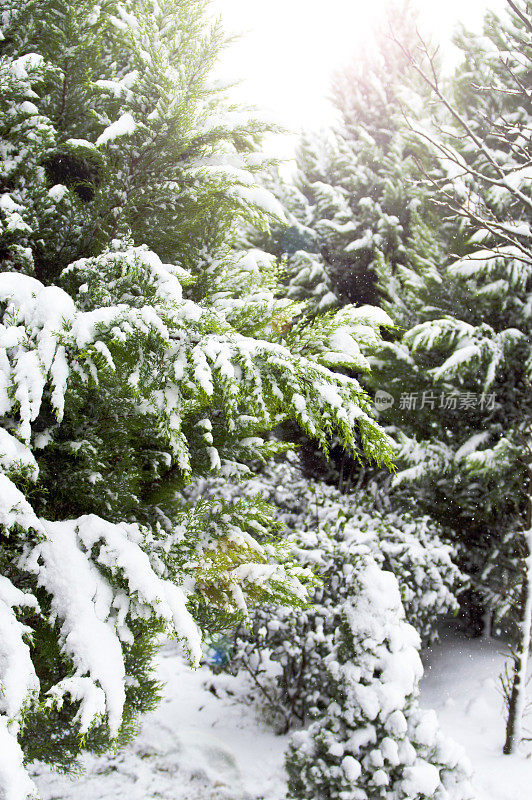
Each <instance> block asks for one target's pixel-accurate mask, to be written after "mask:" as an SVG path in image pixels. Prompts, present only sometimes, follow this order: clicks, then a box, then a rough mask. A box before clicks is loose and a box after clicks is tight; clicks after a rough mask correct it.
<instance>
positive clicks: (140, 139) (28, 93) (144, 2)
mask: <svg viewBox="0 0 532 800" xmlns="http://www.w3.org/2000/svg"><path fill="white" fill-rule="evenodd" d="M0 20H1V26H2V36H1V41H0V86H1V87H2V93H1V99H0V136H1V146H0V260H1V271H0V313H1V329H0V332H1V341H0V375H1V380H0V404H1V413H2V425H1V427H0V437H1V446H0V452H1V459H0V463H1V467H2V472H1V475H0V483H1V492H0V495H1V502H0V524H1V527H2V539H1V546H0V563H1V569H2V576H1V583H0V589H1V594H0V625H1V628H2V636H1V639H2V643H1V645H0V650H1V658H0V681H1V683H2V687H3V693H2V698H1V700H0V745H1V746H0V750H1V756H0V791H1V792H2V794H3V796H5V797H6V799H7V800H25V798H26V797H27V796H29V795H31V793H32V791H33V787H32V784H31V781H30V779H29V778H28V776H27V773H26V771H25V769H24V764H25V763H27V762H31V761H32V760H34V759H36V758H39V759H43V760H47V761H49V762H51V763H53V764H55V765H56V766H58V767H60V768H62V769H69V768H71V767H72V766H73V764H74V762H75V759H76V757H77V754H78V753H79V751H80V749H81V748H83V747H85V748H88V749H90V750H92V751H95V752H99V751H101V750H103V749H105V748H107V747H109V746H110V745H112V744H117V743H118V744H120V743H121V742H123V741H125V740H126V739H127V738H128V737H129V736H130V735H131V733H132V732H133V730H134V727H135V718H136V716H137V714H138V712H139V711H143V710H145V709H148V708H150V707H152V705H153V703H154V702H155V700H156V697H157V684H156V681H155V680H154V676H153V675H152V672H151V667H150V664H151V657H152V655H153V652H154V648H155V641H156V637H157V636H158V635H159V634H160V633H161V631H174V634H175V635H176V636H177V638H178V639H179V640H180V642H181V644H182V645H183V649H184V650H185V652H186V653H187V654H188V656H189V657H190V660H191V661H192V662H193V663H197V660H198V658H199V655H200V649H201V636H202V633H203V632H205V631H212V630H217V629H219V628H223V627H226V626H227V625H230V624H235V623H236V622H238V621H241V620H242V619H243V618H244V616H245V615H246V614H247V605H248V604H249V603H254V602H260V601H274V600H276V601H278V602H281V603H283V602H286V603H289V604H298V603H299V604H301V603H302V602H303V601H304V597H305V590H304V586H303V583H302V582H304V581H305V580H306V578H307V577H308V576H307V573H306V572H305V571H304V570H302V569H301V568H300V567H299V566H298V565H297V564H292V563H291V562H290V561H289V560H288V558H287V555H286V550H285V548H284V547H283V546H282V545H281V544H279V543H277V542H276V540H275V539H272V538H271V533H272V518H271V512H270V510H269V509H268V508H267V507H266V506H265V504H264V503H262V502H260V501H258V500H257V501H252V502H247V503H246V502H240V503H238V502H237V503H234V504H232V505H231V504H229V505H227V504H222V505H220V504H219V503H217V504H210V505H209V504H206V503H198V504H196V506H195V507H192V508H186V507H184V506H183V503H182V499H181V495H180V490H181V489H182V487H183V486H184V484H185V483H186V482H187V481H190V480H191V479H192V478H194V477H196V476H198V475H200V474H205V473H207V472H209V471H210V470H211V469H212V470H216V469H219V470H221V472H222V474H223V475H224V476H225V477H226V478H227V479H229V478H231V476H234V475H235V474H238V473H239V472H241V471H242V470H245V469H246V467H245V463H246V462H249V461H252V460H253V459H264V458H267V457H268V456H269V455H271V454H272V453H274V452H279V450H282V449H283V445H280V444H278V443H275V442H273V443H272V442H269V441H267V440H266V439H265V438H264V436H263V434H264V432H265V431H268V430H270V429H271V428H272V427H274V426H276V425H278V424H279V423H280V422H282V421H283V420H286V419H291V420H294V421H297V423H298V424H299V425H301V426H302V427H303V428H304V429H305V430H306V431H307V432H308V433H309V434H310V435H311V436H313V437H315V438H316V439H317V440H318V441H319V442H320V443H321V445H322V446H323V448H324V449H327V443H328V439H329V437H330V436H331V435H332V434H334V433H336V434H339V435H340V436H341V437H342V438H343V439H344V440H345V443H346V447H347V448H348V449H349V451H350V452H352V453H353V454H354V453H355V452H356V451H357V450H360V451H364V452H365V453H366V455H368V456H370V457H376V458H378V459H379V458H384V459H385V460H386V459H387V457H388V456H387V453H388V443H387V437H386V436H385V434H384V433H383V432H382V430H381V429H380V427H379V426H378V425H377V424H376V423H375V421H374V420H373V419H372V417H371V415H370V404H369V399H368V398H367V396H366V395H365V394H364V392H363V391H362V390H361V388H360V385H359V384H358V382H357V381H356V380H355V379H352V378H349V377H346V376H344V375H341V374H338V373H335V372H332V371H331V370H330V368H329V367H330V365H331V364H333V363H334V364H335V365H336V363H337V362H338V363H340V364H345V365H348V364H353V363H355V362H356V363H359V362H360V363H361V359H360V358H359V357H358V356H357V353H358V347H357V344H356V338H357V336H358V335H360V336H363V335H364V331H366V335H367V329H368V325H367V324H366V325H365V326H361V325H360V319H359V317H357V316H356V314H353V310H352V309H349V308H346V309H344V310H342V312H340V313H338V314H336V315H334V316H333V315H330V316H329V317H327V319H325V320H315V321H314V322H311V321H308V324H306V325H305V324H303V323H300V324H299V325H294V326H292V327H291V328H290V330H289V331H288V332H287V331H285V328H284V325H282V324H281V323H280V320H281V319H285V318H288V319H290V318H291V317H292V316H293V315H294V314H295V313H296V311H297V309H294V308H293V307H292V306H291V305H290V303H286V302H282V301H278V300H276V299H275V296H274V294H273V291H272V286H273V282H274V277H275V276H274V275H273V270H272V268H271V264H269V262H268V259H267V257H266V256H262V255H261V254H260V253H253V252H251V253H245V254H235V253H234V251H233V244H234V241H235V229H236V226H237V225H238V224H239V222H240V220H242V219H246V220H248V221H249V220H254V221H255V222H258V221H262V223H263V224H264V225H266V224H267V221H268V218H271V216H272V213H274V212H276V211H277V210H278V206H277V204H275V202H274V201H273V199H272V197H271V195H269V194H268V193H266V192H264V191H262V190H260V189H259V188H258V187H257V186H256V185H255V183H254V177H253V172H254V170H255V169H256V167H257V165H260V162H261V159H260V158H259V156H258V155H257V152H256V149H257V145H258V143H259V140H260V134H261V133H262V131H263V129H264V126H263V125H261V124H260V123H256V122H254V121H253V120H252V119H250V118H249V117H248V115H243V114H242V113H240V112H239V110H238V109H235V108H232V107H230V106H228V105H227V102H226V101H225V99H224V98H223V96H221V95H220V92H219V90H217V89H216V88H214V87H213V86H212V85H211V84H210V82H209V77H208V75H209V70H210V67H211V66H212V63H213V61H214V59H215V57H216V53H217V50H218V48H219V46H220V44H221V41H222V36H221V32H220V31H219V29H218V28H217V27H216V26H215V27H214V28H213V29H210V30H209V28H208V26H207V25H206V22H205V4H204V3H203V2H196V1H194V2H192V0H165V2H151V0H130V2H124V3H121V2H115V1H114V0H109V2H105V3H102V4H100V5H94V4H93V3H92V2H76V3H73V2H63V0H60V1H59V2H58V1H57V0H46V1H45V2H34V0H26V1H25V2H22V3H20V2H11V0H2V2H1V3H0ZM378 327H379V320H378V319H377V318H375V319H374V322H373V331H374V335H375V336H376V335H377V330H378ZM338 328H341V329H342V330H343V331H344V340H343V343H344V344H345V334H346V332H347V333H349V336H350V337H351V338H350V341H351V343H352V344H351V350H350V352H348V353H346V352H344V349H345V348H344V347H343V345H342V347H341V346H340V343H339V341H338V340H337V339H335V332H336V330H337V329H338ZM357 332H358V333H357ZM258 539H260V540H261V543H259V541H258Z"/></svg>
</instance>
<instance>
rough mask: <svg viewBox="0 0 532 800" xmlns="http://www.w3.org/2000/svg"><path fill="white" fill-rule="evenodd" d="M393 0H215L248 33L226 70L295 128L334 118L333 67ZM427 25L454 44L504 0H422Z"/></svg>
mask: <svg viewBox="0 0 532 800" xmlns="http://www.w3.org/2000/svg"><path fill="white" fill-rule="evenodd" d="M387 2H388V0H214V6H215V9H217V10H218V12H219V13H220V14H221V16H222V19H223V22H224V26H225V28H226V29H227V30H228V31H231V32H244V36H243V38H242V39H241V40H240V41H237V42H235V43H234V44H233V45H232V46H231V48H230V50H229V51H228V53H227V54H226V55H225V57H224V61H223V63H222V68H221V70H222V74H223V76H224V77H225V76H231V77H236V78H239V79H240V80H242V84H241V86H240V87H239V88H238V90H237V94H236V97H237V98H238V99H239V100H243V101H244V102H247V103H250V104H253V105H255V106H258V107H260V108H263V109H268V110H269V111H271V112H273V114H274V117H275V118H276V119H278V120H279V121H280V122H281V123H282V124H283V125H285V126H287V127H289V128H290V129H292V130H298V129H300V128H308V127H309V126H312V127H315V126H320V124H325V125H326V124H327V123H328V122H330V120H331V119H332V114H333V112H332V110H331V107H330V106H329V104H328V102H327V99H326V98H327V94H328V90H329V84H330V78H331V74H332V72H333V71H334V70H335V69H336V68H337V67H339V66H341V65H342V64H343V63H346V62H348V61H350V60H351V59H352V58H353V56H355V55H356V51H357V47H359V46H360V43H361V42H363V41H364V40H367V38H368V35H369V33H370V30H371V26H372V24H375V23H376V22H378V19H379V16H380V15H382V13H383V8H384V7H385V5H386V3H387ZM416 3H417V6H418V7H419V9H420V12H421V24H422V26H423V28H424V29H425V30H426V31H427V32H428V33H430V34H431V36H432V37H436V38H438V39H439V40H440V41H441V43H442V47H444V48H446V49H447V48H449V41H450V37H451V34H452V31H453V29H454V28H455V27H456V25H457V24H458V23H459V22H463V23H464V24H466V25H467V26H468V27H470V28H474V29H480V27H481V22H482V17H483V15H484V12H485V11H486V9H487V8H488V7H490V8H495V9H501V8H503V6H504V4H505V0H443V2H442V0H416Z"/></svg>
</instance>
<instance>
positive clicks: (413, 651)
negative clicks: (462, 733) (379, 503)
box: [286, 548, 472, 800]
mask: <svg viewBox="0 0 532 800" xmlns="http://www.w3.org/2000/svg"><path fill="white" fill-rule="evenodd" d="M364 551H365V548H362V549H361V550H359V552H358V553H357V554H356V555H353V557H352V558H351V560H350V561H346V562H345V564H344V572H346V573H350V576H351V579H350V583H351V585H352V587H353V592H352V594H351V596H349V597H347V598H343V599H342V601H341V602H340V604H339V607H338V610H337V614H336V621H337V624H336V630H335V633H334V637H333V639H334V644H333V647H332V649H331V651H330V653H329V654H328V655H327V657H326V658H325V660H324V661H325V663H324V670H323V678H322V680H323V693H324V695H326V696H327V698H328V700H327V705H326V706H325V707H324V708H323V709H322V713H321V715H320V718H319V719H318V720H317V721H315V722H314V723H312V725H311V726H310V727H309V728H308V729H307V730H304V731H297V732H296V733H294V734H293V736H292V740H291V744H290V747H289V749H288V751H287V755H286V765H287V770H288V776H289V797H290V798H292V799H293V800H414V798H415V800H429V798H430V800H470V798H472V790H471V785H470V783H469V766H468V764H467V762H466V761H465V758H464V756H463V754H462V752H461V750H460V748H459V747H458V746H457V745H456V744H455V743H454V742H452V741H450V740H448V739H446V738H445V737H444V736H443V735H442V734H441V732H440V730H439V726H438V720H437V718H436V715H435V713H434V712H432V711H428V712H426V711H422V710H421V709H420V708H419V704H418V683H419V680H420V678H421V676H422V674H423V668H422V665H421V660H420V658H419V654H418V649H419V644H420V642H419V637H418V635H417V633H416V632H415V631H414V629H413V628H412V627H411V626H410V625H408V624H407V623H406V622H405V621H404V612H403V609H402V606H401V598H400V594H399V587H398V585H397V581H396V580H395V578H394V576H393V575H392V574H391V573H389V572H385V571H383V570H381V569H380V568H379V567H378V566H377V564H376V563H375V561H374V559H373V558H372V557H371V555H370V554H369V553H367V551H366V552H364Z"/></svg>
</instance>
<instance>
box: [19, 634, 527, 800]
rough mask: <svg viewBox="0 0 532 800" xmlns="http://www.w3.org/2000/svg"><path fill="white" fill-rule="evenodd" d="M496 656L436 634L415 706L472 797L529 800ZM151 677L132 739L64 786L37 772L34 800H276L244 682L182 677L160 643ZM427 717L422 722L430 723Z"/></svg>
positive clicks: (266, 745) (271, 746) (272, 771)
mask: <svg viewBox="0 0 532 800" xmlns="http://www.w3.org/2000/svg"><path fill="white" fill-rule="evenodd" d="M502 650H503V645H502V643H501V642H499V641H495V640H480V639H477V640H468V639H464V638H462V637H461V636H459V635H457V634H453V633H447V634H446V633H445V632H444V634H443V639H442V643H441V644H439V645H437V646H435V647H433V648H432V649H430V650H429V651H427V652H426V653H425V657H424V660H425V662H426V664H425V670H426V674H425V678H424V679H423V681H422V684H421V703H422V706H424V707H426V708H434V709H436V711H437V713H438V717H439V721H440V725H441V728H442V729H443V732H444V733H445V734H447V735H449V736H451V737H453V738H454V739H455V740H456V741H457V742H458V743H459V744H461V745H462V746H463V747H464V748H465V749H466V751H467V753H468V756H469V757H470V759H471V760H472V762H473V768H474V780H473V786H474V790H475V793H476V794H475V800H528V798H529V796H530V787H531V786H532V758H529V757H527V755H528V753H529V752H531V751H532V748H531V746H530V744H528V745H526V746H523V747H522V748H521V750H520V752H519V753H517V754H515V755H513V756H504V755H502V745H503V741H504V723H503V719H502V698H501V697H500V695H499V693H498V690H497V680H498V675H499V673H500V672H501V670H502V668H503V665H504V656H503V655H501V651H502ZM158 673H159V676H160V678H161V680H162V681H163V682H165V683H166V688H165V691H164V697H163V701H162V703H161V705H160V706H159V708H158V709H157V710H155V711H154V712H152V713H151V714H149V715H147V716H146V718H145V720H144V722H143V725H142V728H141V732H140V734H139V736H138V738H137V739H136V740H134V741H133V742H132V743H131V744H130V745H128V747H126V748H125V749H124V750H123V751H121V752H119V753H118V754H116V755H110V756H104V757H101V758H95V757H92V756H87V757H85V760H84V763H85V766H86V769H87V772H86V774H85V775H83V776H81V777H75V778H73V779H69V778H68V777H65V776H61V775H55V774H52V773H51V772H50V771H49V769H48V768H47V767H44V766H42V765H38V766H37V767H36V770H35V773H36V775H35V780H36V783H37V786H38V789H39V791H40V794H41V798H42V800H111V799H112V798H115V797H116V796H117V795H118V796H122V795H125V796H127V798H128V800H147V798H152V797H158V798H160V800H215V798H216V800H259V798H267V800H285V797H286V783H285V776H284V770H283V753H284V749H285V747H286V745H287V737H285V736H276V735H275V734H274V732H273V730H271V729H270V728H268V727H267V725H266V723H265V722H264V721H263V720H262V719H261V718H260V714H259V713H258V712H257V710H256V709H255V708H254V707H253V706H251V707H250V706H248V705H245V704H243V703H242V701H241V700H240V699H239V698H241V697H242V695H243V693H244V692H245V690H246V689H247V690H249V685H248V684H247V682H246V679H245V678H244V677H238V678H234V677H230V676H225V675H219V676H213V675H212V674H211V673H210V671H209V670H208V668H206V667H201V668H200V669H199V670H197V671H193V670H190V669H189V668H188V667H186V666H185V664H184V663H183V661H182V659H181V658H180V656H179V655H178V652H177V646H176V645H174V644H167V645H165V646H164V648H163V650H162V652H161V654H160V655H159V657H158ZM431 718H432V715H430V714H429V715H426V716H424V718H423V719H424V722H426V723H427V724H429V723H430V721H431ZM530 721H531V722H532V720H530ZM397 724H400V720H399V719H398V720H397ZM429 733H430V732H429ZM417 734H418V735H419V736H422V735H423V731H418V732H417ZM386 742H387V748H388V750H390V752H392V751H393V749H394V747H395V748H396V747H397V745H396V743H395V742H394V741H393V740H392V739H388V740H386ZM383 745H384V742H383ZM357 764H358V761H357V759H356V758H354V757H353V756H346V757H345V758H344V759H343V761H342V767H343V769H344V771H345V772H346V775H349V776H350V777H351V778H352V779H354V780H356V776H357V774H358V771H359V770H358V768H357ZM427 767H430V765H428V764H427ZM415 769H416V774H415V775H414V774H412V775H411V776H410V777H411V779H412V780H413V781H414V780H415V781H416V785H417V786H419V784H420V782H422V783H423V785H424V787H425V788H428V787H429V784H431V782H433V781H434V780H435V772H434V768H433V767H432V768H430V769H428V768H427V769H425V766H424V765H423V764H419V763H418V764H417V765H416V768H415Z"/></svg>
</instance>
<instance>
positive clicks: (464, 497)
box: [383, 2, 532, 752]
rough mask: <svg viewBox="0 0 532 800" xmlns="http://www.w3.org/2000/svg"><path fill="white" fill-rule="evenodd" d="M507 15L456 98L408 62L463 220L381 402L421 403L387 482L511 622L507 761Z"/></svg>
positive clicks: (519, 325)
mask: <svg viewBox="0 0 532 800" xmlns="http://www.w3.org/2000/svg"><path fill="white" fill-rule="evenodd" d="M509 6H510V7H511V13H510V14H509V15H508V16H507V17H506V18H505V19H499V18H497V17H496V16H495V15H493V14H489V15H488V16H487V18H486V24H485V38H484V39H478V40H477V39H475V37H472V36H465V35H464V36H462V38H461V44H462V46H463V47H464V50H465V58H464V63H463V65H462V67H461V68H460V69H459V71H458V75H457V80H456V86H455V94H454V97H452V96H449V95H447V94H445V93H444V91H443V89H442V87H441V85H440V84H439V82H438V81H437V79H435V77H434V75H433V74H431V73H427V72H425V71H424V70H423V68H422V67H421V66H420V65H419V64H418V63H417V62H416V61H415V58H414V57H413V56H412V63H413V65H414V67H415V68H416V69H417V70H418V72H419V74H420V75H421V76H423V77H424V79H425V80H426V82H427V85H428V86H429V87H430V88H431V90H432V91H433V93H434V95H435V97H436V98H437V99H438V100H439V102H440V104H441V105H442V107H443V108H444V109H445V110H446V112H447V113H448V117H449V123H448V126H447V134H446V135H445V136H443V135H442V134H441V131H438V130H435V129H432V130H431V129H427V128H420V127H419V126H418V125H417V124H416V123H415V122H412V123H411V125H412V129H413V131H414V133H415V135H416V136H418V137H420V138H422V139H423V140H424V141H425V142H428V143H430V145H431V146H432V148H433V150H434V152H435V154H436V155H437V157H438V159H439V162H440V164H441V168H442V169H443V170H444V171H445V174H446V178H445V180H444V181H442V182H441V184H439V185H437V188H438V191H439V194H438V199H439V201H440V202H441V203H444V204H445V205H446V206H447V208H448V209H449V210H450V211H451V213H454V216H455V218H456V219H458V220H461V221H462V237H463V239H464V240H465V241H466V245H467V249H466V251H465V254H463V255H462V257H461V258H458V259H457V258H456V256H455V257H454V258H451V259H449V260H450V263H449V264H447V266H446V268H445V269H444V270H442V272H441V275H440V276H439V279H438V275H437V270H436V271H433V273H432V275H431V276H428V274H427V275H425V276H421V275H420V276H418V277H419V280H418V286H417V288H416V287H414V288H413V289H412V290H411V295H412V294H413V295H417V300H416V302H417V304H418V306H419V303H420V300H423V299H424V300H425V309H426V311H425V315H426V316H425V321H422V322H420V324H418V325H416V326H414V327H413V328H411V329H410V330H409V331H408V332H407V333H406V334H405V336H404V337H403V340H402V342H401V343H400V344H397V345H386V346H385V347H384V349H383V358H384V360H385V362H386V365H385V367H384V370H383V372H385V374H386V375H387V379H388V381H389V382H388V387H389V391H390V392H392V391H393V393H394V394H395V396H396V397H397V393H398V392H399V389H401V390H402V391H403V392H407V393H410V392H412V391H416V392H417V398H418V399H421V401H422V403H423V401H425V402H424V405H425V408H424V409H420V410H419V411H418V410H413V409H410V425H409V427H404V426H405V419H406V418H407V417H408V409H406V410H402V413H401V409H399V414H398V415H395V421H396V422H397V424H398V425H400V426H403V429H404V431H405V432H403V434H402V435H401V434H400V435H399V437H398V438H399V442H400V451H401V452H400V455H401V456H402V459H403V467H404V469H403V470H402V471H400V472H399V473H398V475H397V477H396V479H395V480H396V482H398V481H401V480H412V479H414V480H417V481H420V482H421V483H422V486H423V490H422V494H423V495H424V498H425V501H426V500H427V499H428V500H429V502H430V503H431V505H432V507H433V508H434V507H435V508H437V509H439V510H440V514H442V512H443V515H444V516H446V517H447V522H448V523H450V524H451V525H452V527H454V528H455V530H456V531H457V532H458V541H459V542H460V544H461V547H462V550H463V553H464V554H465V555H466V558H467V559H468V560H469V570H470V572H471V573H472V575H473V577H474V579H475V583H476V586H477V587H478V589H479V590H480V592H481V593H482V595H483V598H484V601H485V603H486V604H487V605H488V607H491V609H492V610H494V611H495V613H496V614H498V615H499V616H504V615H506V614H510V615H511V616H513V615H514V612H516V620H515V621H516V623H517V625H516V628H515V633H516V635H515V639H514V641H515V652H514V671H513V676H512V678H511V680H510V681H509V684H510V685H509V687H508V691H509V698H508V700H509V708H510V713H509V720H508V728H507V739H506V744H505V752H511V751H512V750H513V749H514V747H515V745H516V743H517V742H518V741H519V738H520V735H521V733H520V726H521V717H522V712H523V702H524V701H523V693H524V682H525V674H526V663H527V659H528V650H529V642H530V606H531V603H532V599H531V596H530V586H531V585H532V583H531V579H530V574H529V570H530V553H531V552H532V551H531V543H530V528H531V522H532V511H531V508H532V505H531V499H530V497H531V494H530V491H531V488H530V487H531V486H532V482H531V476H532V449H531V442H530V431H531V426H532V417H531V411H532V406H531V396H532V395H531V391H530V380H531V364H532V351H531V349H530V346H531V345H530V343H531V341H532V336H531V334H532V331H531V328H530V319H531V313H530V309H531V288H532V275H531V270H530V267H531V263H532V260H531V255H530V254H531V250H530V246H531V241H532V239H531V228H530V219H531V210H532V199H531V192H530V188H531V184H530V164H531V146H530V123H531V116H530V115H531V107H530V86H531V75H532V69H531V68H532V64H531V61H530V53H529V40H530V33H531V32H532V16H531V13H532V9H531V7H530V4H526V3H521V4H514V3H511V2H510V3H509ZM486 42H488V43H489V45H488V46H486ZM479 83H480V85H481V88H480V89H478V85H479ZM438 281H439V283H438ZM427 301H428V302H427ZM407 424H408V423H407ZM464 531H465V534H466V535H465V536H464ZM466 563H467V562H466Z"/></svg>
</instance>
